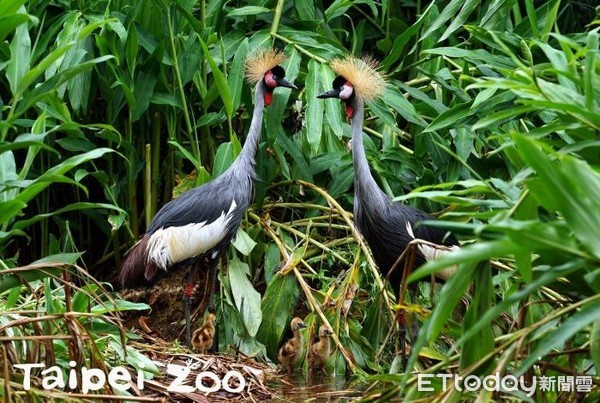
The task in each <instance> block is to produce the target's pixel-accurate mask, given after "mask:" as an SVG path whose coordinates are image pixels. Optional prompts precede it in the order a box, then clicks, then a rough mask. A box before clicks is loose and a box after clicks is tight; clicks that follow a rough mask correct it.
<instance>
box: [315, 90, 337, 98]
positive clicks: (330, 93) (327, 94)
mask: <svg viewBox="0 0 600 403" xmlns="http://www.w3.org/2000/svg"><path fill="white" fill-rule="evenodd" d="M339 97H340V90H329V91H326V92H324V93H322V94H321V95H317V98H321V99H324V98H339Z"/></svg>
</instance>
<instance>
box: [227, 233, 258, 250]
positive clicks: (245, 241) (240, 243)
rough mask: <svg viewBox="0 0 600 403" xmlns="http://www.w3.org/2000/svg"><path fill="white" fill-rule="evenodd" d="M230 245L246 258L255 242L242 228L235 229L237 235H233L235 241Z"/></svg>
mask: <svg viewBox="0 0 600 403" xmlns="http://www.w3.org/2000/svg"><path fill="white" fill-rule="evenodd" d="M232 245H233V246H234V247H235V249H237V250H238V251H239V252H240V253H241V254H243V255H245V256H248V255H250V252H252V249H254V247H255V246H256V241H254V240H253V239H252V238H251V237H250V235H248V233H247V232H246V231H244V230H243V229H242V228H238V229H237V233H236V234H235V239H234V240H233V242H232Z"/></svg>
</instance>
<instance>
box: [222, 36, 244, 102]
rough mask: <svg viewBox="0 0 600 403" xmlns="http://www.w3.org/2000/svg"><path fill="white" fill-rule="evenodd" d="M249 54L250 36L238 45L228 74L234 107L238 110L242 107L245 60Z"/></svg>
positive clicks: (228, 83)
mask: <svg viewBox="0 0 600 403" xmlns="http://www.w3.org/2000/svg"><path fill="white" fill-rule="evenodd" d="M247 55H248V38H246V39H244V40H243V41H242V43H240V45H239V46H238V48H237V49H236V52H235V56H234V57H233V61H232V62H231V69H230V70H229V75H228V76H227V85H228V86H229V89H230V90H231V98H232V109H233V111H237V110H238V108H239V107H240V99H241V96H242V88H243V87H244V76H245V75H244V62H245V60H246V56H247Z"/></svg>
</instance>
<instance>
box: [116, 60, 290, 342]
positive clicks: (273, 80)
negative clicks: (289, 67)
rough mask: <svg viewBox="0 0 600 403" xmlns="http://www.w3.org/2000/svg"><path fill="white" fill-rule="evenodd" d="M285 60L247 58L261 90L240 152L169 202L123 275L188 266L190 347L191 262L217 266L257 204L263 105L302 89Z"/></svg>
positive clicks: (142, 278) (128, 280)
mask: <svg viewBox="0 0 600 403" xmlns="http://www.w3.org/2000/svg"><path fill="white" fill-rule="evenodd" d="M285 59H286V57H285V55H284V54H283V53H280V52H277V51H274V50H260V51H256V52H254V53H252V54H251V55H250V56H249V57H248V58H247V59H246V63H245V73H246V78H247V80H248V81H249V82H250V83H251V84H255V91H256V94H255V97H254V112H253V114H252V121H251V123H250V130H249V132H248V136H247V138H246V142H245V143H244V147H243V148H242V150H241V152H240V154H239V155H238V157H237V158H236V160H235V161H234V162H233V164H232V165H231V166H230V167H229V169H227V171H225V172H224V173H223V174H222V175H221V176H219V177H217V178H215V179H213V180H212V181H210V182H208V183H205V184H203V185H202V186H199V187H197V188H194V189H191V190H189V191H188V192H186V193H184V194H182V195H181V196H179V197H178V198H176V199H173V200H171V201H170V202H168V203H167V204H165V205H164V206H163V207H162V208H161V209H160V210H159V212H158V213H157V214H156V216H155V217H154V218H153V219H152V222H151V223H150V227H149V228H148V230H147V231H146V234H145V235H144V236H143V237H142V239H140V240H139V241H138V242H137V243H136V244H135V245H134V246H133V247H132V248H131V250H130V252H129V255H128V256H127V259H126V260H125V262H124V263H123V267H122V269H121V272H120V274H119V282H120V284H121V286H122V287H129V286H134V285H140V284H144V283H145V284H148V283H150V282H152V280H154V279H155V278H156V277H157V274H158V272H159V270H163V271H165V272H166V271H167V270H168V269H169V268H171V267H172V266H173V265H184V266H187V267H188V270H190V271H189V272H188V275H187V276H186V278H187V280H186V284H185V285H184V296H183V300H184V306H185V316H186V342H187V344H188V346H189V344H190V306H191V300H192V296H193V290H194V284H193V282H192V280H191V278H192V276H191V266H192V265H193V264H195V263H196V262H198V261H200V260H203V261H204V260H205V261H207V262H208V263H209V267H210V268H211V270H213V271H214V270H215V268H216V263H217V259H218V258H219V255H220V254H221V252H222V251H223V250H224V249H225V248H226V247H227V245H228V244H229V242H230V241H231V240H232V238H233V237H234V235H235V233H236V231H237V228H238V227H239V225H240V222H241V220H242V216H243V214H244V211H245V210H246V209H247V208H248V205H249V204H250V203H251V202H252V198H253V196H254V184H253V181H254V179H255V178H256V170H255V155H256V150H257V148H258V142H259V139H260V135H261V129H262V120H263V111H264V108H265V106H267V105H269V104H270V103H271V101H272V99H273V91H274V90H275V88H277V87H287V88H294V89H297V87H296V86H295V85H293V84H291V83H289V82H288V81H287V80H286V79H285V71H284V70H283V68H282V67H281V66H280V64H281V63H283V62H284V61H285ZM214 278H215V277H214V273H213V279H214Z"/></svg>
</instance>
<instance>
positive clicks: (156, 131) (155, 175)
mask: <svg viewBox="0 0 600 403" xmlns="http://www.w3.org/2000/svg"><path fill="white" fill-rule="evenodd" d="M160 129H161V121H160V114H159V113H158V112H155V113H154V114H153V115H152V140H151V143H150V144H151V148H152V160H151V164H152V168H151V189H152V190H151V192H150V193H151V197H152V198H151V200H150V204H149V205H146V209H148V210H150V214H151V215H152V217H154V215H155V214H156V211H157V210H158V200H159V198H160V197H159V195H158V184H159V180H158V179H159V175H160V166H161V165H162V164H161V161H160Z"/></svg>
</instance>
